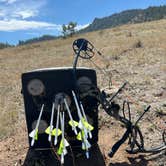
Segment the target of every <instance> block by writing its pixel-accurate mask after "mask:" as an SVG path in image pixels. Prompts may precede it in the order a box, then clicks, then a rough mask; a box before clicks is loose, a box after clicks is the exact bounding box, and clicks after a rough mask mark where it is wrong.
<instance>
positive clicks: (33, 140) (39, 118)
mask: <svg viewBox="0 0 166 166" xmlns="http://www.w3.org/2000/svg"><path fill="white" fill-rule="evenodd" d="M43 110H44V104H42V107H41V110H40V114H39V117H38V120H37V124H36V127H35V132H34V135H33V137H32V141H31V146H33V145H34V142H35V136H36V133H37V130H38V128H39V124H40V120H41V116H42V113H43Z"/></svg>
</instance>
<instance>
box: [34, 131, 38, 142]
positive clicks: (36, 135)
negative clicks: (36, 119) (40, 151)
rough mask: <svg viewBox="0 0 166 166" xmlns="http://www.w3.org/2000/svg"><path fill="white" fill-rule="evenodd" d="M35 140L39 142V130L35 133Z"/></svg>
mask: <svg viewBox="0 0 166 166" xmlns="http://www.w3.org/2000/svg"><path fill="white" fill-rule="evenodd" d="M34 138H35V140H38V130H36V133H35V137H34Z"/></svg>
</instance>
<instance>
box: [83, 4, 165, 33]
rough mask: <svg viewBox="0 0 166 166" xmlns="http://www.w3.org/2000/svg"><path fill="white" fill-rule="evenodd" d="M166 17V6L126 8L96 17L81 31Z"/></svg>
mask: <svg viewBox="0 0 166 166" xmlns="http://www.w3.org/2000/svg"><path fill="white" fill-rule="evenodd" d="M163 18H166V6H160V7H149V8H147V9H144V10H141V9H135V10H126V11H123V12H121V13H117V14H113V15H111V16H108V17H104V18H95V19H94V21H93V22H92V24H90V25H89V26H88V27H87V28H85V29H83V30H81V31H80V32H91V31H95V30H100V29H106V28H111V27H115V26H119V25H123V24H130V23H141V22H147V21H153V20H159V19H163Z"/></svg>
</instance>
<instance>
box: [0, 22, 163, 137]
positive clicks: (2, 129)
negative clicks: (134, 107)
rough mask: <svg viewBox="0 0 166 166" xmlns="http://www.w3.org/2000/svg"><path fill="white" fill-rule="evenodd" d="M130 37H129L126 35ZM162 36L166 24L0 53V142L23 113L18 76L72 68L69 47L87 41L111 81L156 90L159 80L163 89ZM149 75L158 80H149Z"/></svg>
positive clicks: (132, 27)
mask: <svg viewBox="0 0 166 166" xmlns="http://www.w3.org/2000/svg"><path fill="white" fill-rule="evenodd" d="M129 33H130V34H132V35H128V34H129ZM165 36H166V20H160V21H155V22H149V23H143V24H135V25H124V26H121V27H117V28H113V29H106V30H100V31H96V32H92V33H87V34H82V35H79V36H75V37H73V38H68V39H65V40H64V39H58V40H53V41H47V42H41V43H36V44H31V45H25V46H19V47H16V48H9V49H4V50H0V70H1V72H0V115H1V116H0V138H2V137H4V136H6V135H8V134H9V133H10V131H12V130H13V129H12V128H11V124H15V122H16V121H18V117H19V114H20V112H21V111H22V110H23V104H22V103H23V102H22V96H21V94H20V91H21V79H20V77H21V73H23V72H26V71H28V70H32V69H36V68H43V67H53V66H55V67H56V66H71V65H72V60H73V51H72V47H71V45H72V42H73V41H74V39H76V38H78V37H83V38H87V39H88V40H90V41H91V42H92V43H93V44H94V45H95V46H96V48H98V49H99V50H100V51H101V52H103V53H104V54H105V58H107V59H108V60H109V61H108V62H109V65H110V66H109V69H110V70H111V71H114V70H115V71H117V72H118V73H119V74H114V75H113V79H114V80H116V81H118V82H121V81H124V80H128V81H130V82H131V83H132V84H135V85H142V84H143V85H145V84H146V85H150V84H151V86H152V87H153V86H158V85H157V82H156V81H157V80H161V84H162V85H163V86H164V78H165V76H164V73H165V71H166V70H165V69H166V66H165V65H166V38H165ZM138 41H140V42H141V44H142V45H141V47H140V48H137V47H135V45H136V44H138ZM95 59H96V62H97V63H98V64H99V65H100V66H102V67H105V66H106V64H105V63H102V62H101V61H100V60H101V58H95ZM79 65H83V66H91V64H90V63H89V62H87V61H84V60H80V64H79ZM152 75H153V77H156V79H157V80H155V79H154V78H152ZM100 81H101V80H99V82H100ZM101 84H103V83H102V82H101ZM162 85H159V86H162ZM101 86H102V85H101ZM12 126H13V125H12Z"/></svg>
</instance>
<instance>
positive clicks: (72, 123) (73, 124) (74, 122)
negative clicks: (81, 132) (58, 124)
mask: <svg viewBox="0 0 166 166" xmlns="http://www.w3.org/2000/svg"><path fill="white" fill-rule="evenodd" d="M69 125H70V126H72V127H73V126H75V127H76V126H78V122H76V121H74V120H73V121H72V120H70V121H69Z"/></svg>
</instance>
